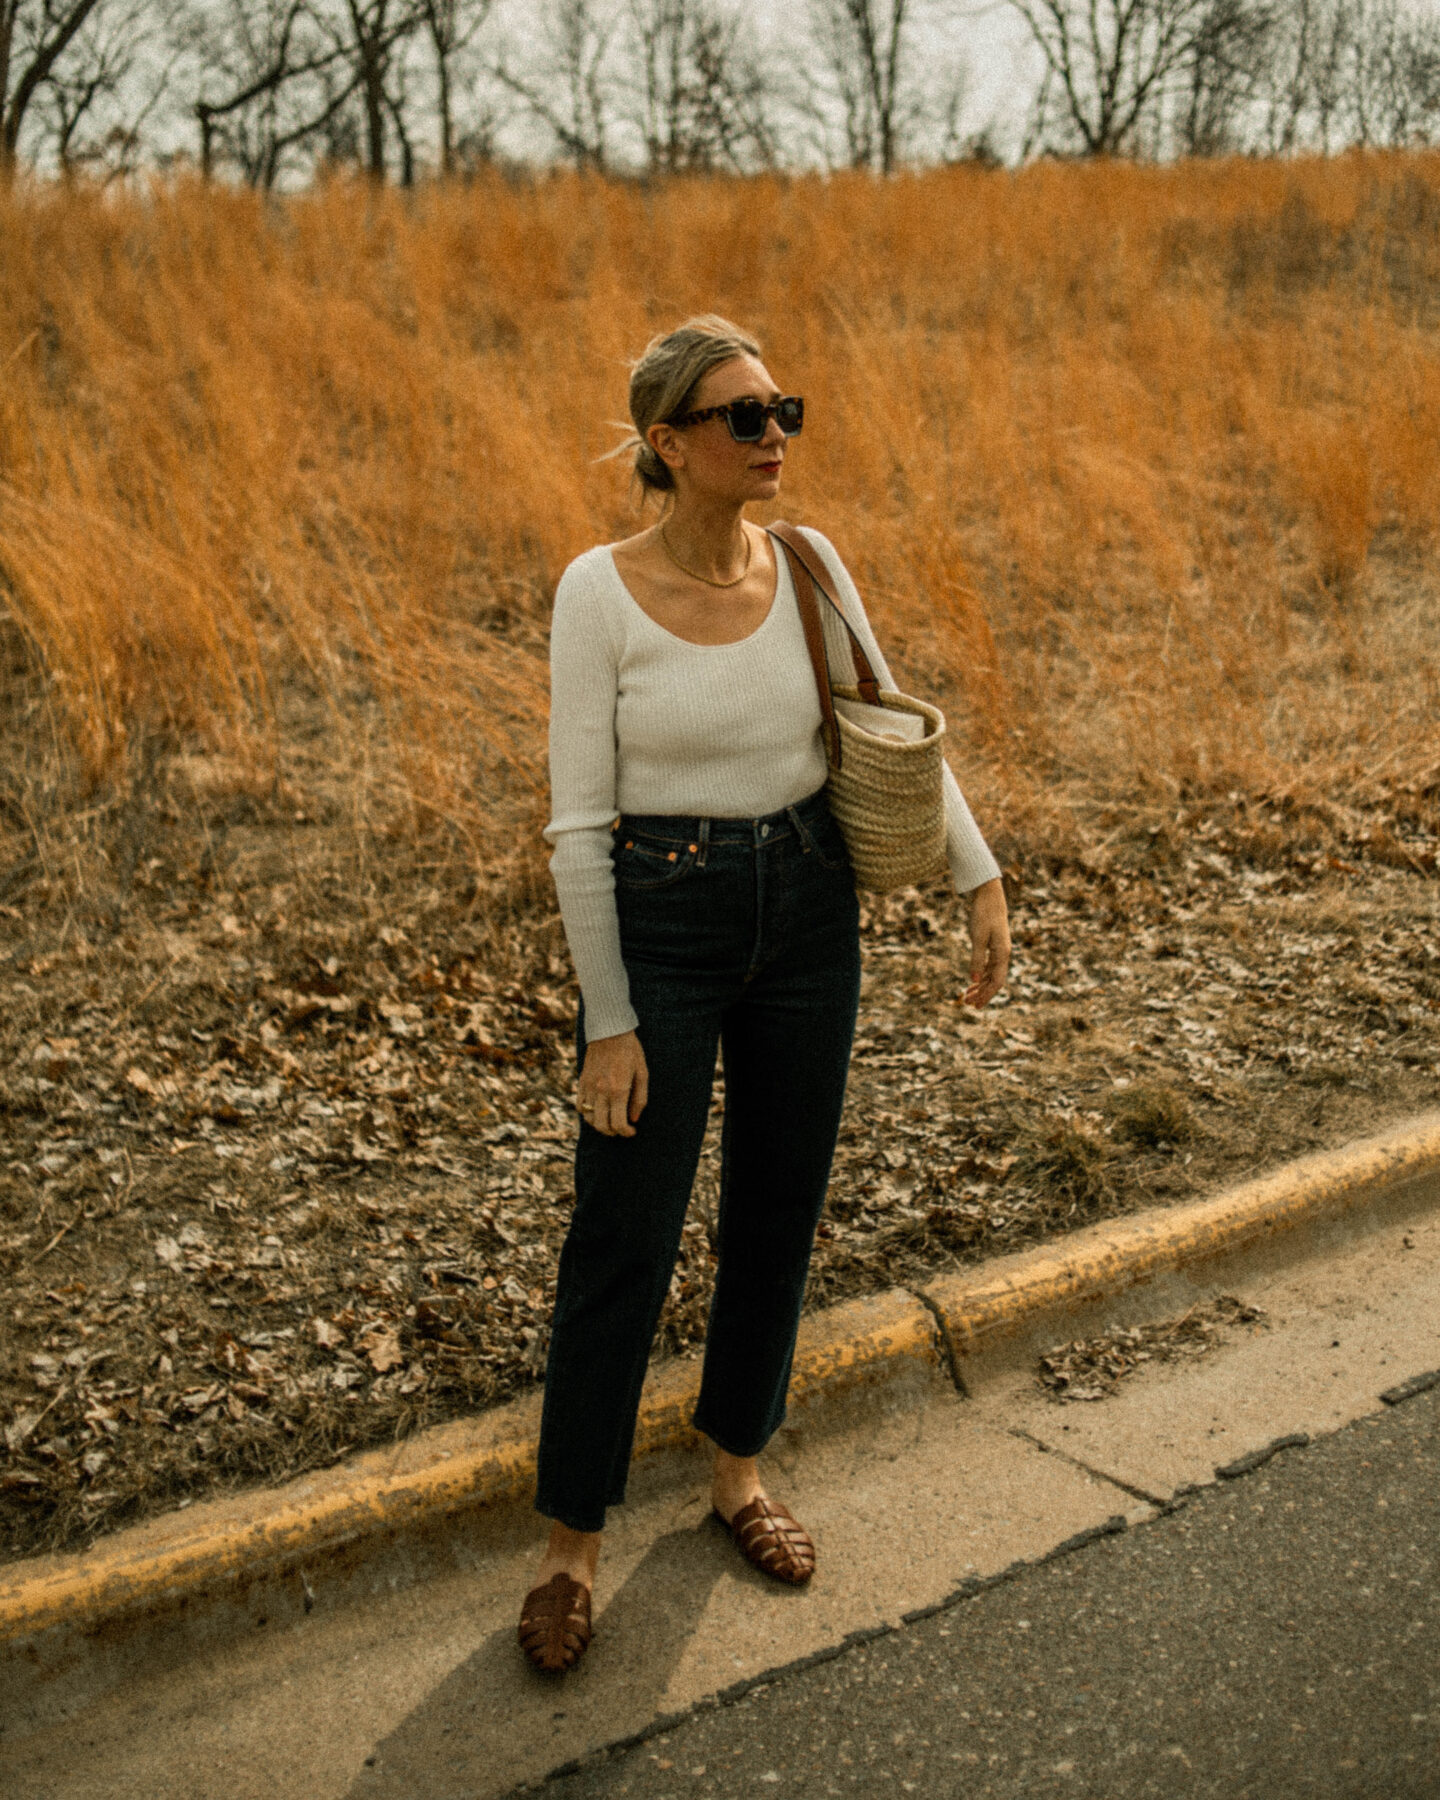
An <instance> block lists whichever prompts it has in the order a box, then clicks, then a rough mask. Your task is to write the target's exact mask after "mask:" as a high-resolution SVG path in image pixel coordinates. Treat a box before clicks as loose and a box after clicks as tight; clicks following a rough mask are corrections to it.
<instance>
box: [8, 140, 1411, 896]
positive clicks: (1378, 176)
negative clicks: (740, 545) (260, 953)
mask: <svg viewBox="0 0 1440 1800" xmlns="http://www.w3.org/2000/svg"><path fill="white" fill-rule="evenodd" d="M1437 222H1440V158H1436V157H1428V156H1410V157H1404V158H1401V157H1378V156H1354V157H1347V158H1345V159H1342V160H1339V161H1334V162H1318V161H1317V162H1304V163H1294V164H1264V163H1243V162H1237V163H1228V164H1227V163H1220V164H1213V165H1212V164H1200V165H1189V166H1180V167H1175V168H1169V169H1141V168H1134V167H1129V166H1125V165H1114V166H1103V165H1097V166H1074V167H1069V166H1048V165H1042V166H1038V167H1034V168H1030V169H1027V170H1025V171H1023V172H1021V173H1019V174H1012V173H1008V172H1004V171H1000V172H990V173H985V172H979V171H971V170H950V171H939V172H935V173H931V174H925V175H919V176H915V177H907V178H903V179H900V180H897V181H894V182H889V183H882V182H876V181H873V180H871V179H868V178H863V179H862V178H849V177H837V178H834V179H831V180H828V181H825V180H821V179H818V178H816V179H797V180H782V179H774V180H754V181H744V182H740V181H733V180H714V181H682V182H676V183H673V184H670V185H668V186H663V187H656V188H649V189H647V188H643V187H637V186H624V185H603V184H601V183H598V182H593V181H584V180H579V179H576V178H573V177H569V176H558V175H557V176H555V177H553V178H550V179H545V180H541V181H538V182H536V183H534V184H526V185H506V184H504V183H502V182H499V181H494V182H484V183H479V184H477V185H475V186H469V187H464V188H455V189H450V190H433V191H428V192H423V193H421V194H419V195H418V196H416V197H414V198H407V197H404V196H402V195H399V194H394V193H387V194H381V195H376V194H372V193H369V192H368V191H364V190H362V189H361V188H359V187H351V186H344V185H337V186H333V187H330V188H327V189H326V190H324V191H323V192H319V193H316V194H313V195H310V196H307V197H303V198H299V199H290V200H285V201H282V202H276V203H274V204H273V205H269V206H267V205H266V204H265V203H263V202H261V201H259V200H257V199H255V198H254V197H253V196H250V195H248V194H238V195H237V194H229V193H224V192H217V191H205V190H203V189H201V188H199V187H182V188H179V189H176V190H171V191H166V192H157V193H155V194H153V195H151V196H149V197H145V198H135V197H123V198H122V197H118V196H114V195H109V196H102V195H99V194H92V193H88V192H86V191H84V190H71V191H68V192H66V191H58V190H43V191H36V192H32V193H28V194H25V193H22V194H19V195H17V196H15V197H13V198H10V199H8V200H5V201H3V202H0V362H3V368H4V374H3V382H0V482H3V486H0V583H3V592H4V594H5V597H6V599H7V601H8V609H9V614H10V618H11V621H12V626H11V634H12V635H11V643H10V654H11V658H12V662H13V663H14V664H15V666H16V667H17V669H18V668H20V667H22V666H25V664H26V661H27V657H28V658H29V666H30V667H31V668H32V670H36V671H38V672H39V673H40V675H41V677H42V678H41V679H40V680H39V681H38V682H35V683H32V685H31V687H30V690H29V719H30V724H31V731H30V732H29V733H28V734H26V733H24V732H22V733H21V735H22V736H28V738H29V742H28V745H27V749H28V756H27V757H25V758H20V757H18V754H17V750H18V747H17V746H13V745H12V752H11V755H12V759H13V760H12V761H11V766H10V767H9V768H7V769H6V770H5V772H4V777H3V779H4V780H5V783H6V786H7V789H8V790H9V792H10V796H11V799H12V802H13V804H12V805H11V806H10V807H9V808H8V809H7V816H6V823H7V826H8V827H9V828H11V829H13V830H15V831H17V832H18V833H19V834H20V837H21V838H22V839H23V837H24V833H25V831H26V830H27V829H33V828H34V827H35V826H36V825H37V824H39V823H40V822H41V820H42V816H48V814H49V812H50V811H51V810H52V807H53V805H54V804H57V803H59V802H60V801H61V800H62V799H63V798H64V797H65V796H68V797H69V800H68V803H70V804H74V803H79V802H82V801H84V800H85V798H86V796H85V793H84V790H83V788H82V787H76V786H73V785H71V784H70V782H69V781H68V779H62V773H61V771H62V768H63V769H64V770H65V772H66V774H67V776H68V777H78V778H79V780H80V781H81V782H82V783H84V782H89V783H90V784H91V787H90V790H89V795H88V801H89V803H91V804H93V803H94V800H95V796H96V795H97V794H104V793H109V792H112V791H115V784H117V783H118V784H119V785H120V786H121V787H123V786H124V785H125V784H126V783H129V782H133V781H134V780H135V779H136V778H137V776H138V775H139V774H140V773H141V772H142V771H147V770H148V772H149V779H150V780H151V781H152V783H153V782H155V781H157V780H160V779H161V778H162V776H163V778H164V779H165V781H167V782H168V784H169V788H170V789H171V790H172V793H173V797H174V803H175V804H176V805H178V806H180V807H182V809H183V806H184V804H185V800H186V797H187V795H189V796H192V797H194V796H200V797H203V798H206V799H213V798H214V797H216V796H217V795H222V794H225V793H244V794H248V795H250V796H251V797H252V799H253V800H254V801H255V802H256V803H257V804H262V805H274V806H277V807H278V808H279V812H280V815H281V816H291V815H293V813H294V812H296V811H301V812H305V813H306V814H307V816H316V817H318V816H322V815H325V816H329V817H331V818H333V819H336V820H341V819H343V820H344V821H345V824H346V826H347V828H348V829H351V830H353V831H355V832H357V833H360V834H362V835H363V834H364V833H366V832H369V831H382V832H385V833H393V832H394V831H396V830H398V831H400V832H401V833H402V834H405V835H410V834H412V833H415V832H417V831H418V832H421V833H424V832H425V831H426V830H427V829H430V828H433V827H434V826H435V825H436V824H437V823H440V824H443V825H444V826H445V827H446V828H447V832H448V841H449V842H450V843H452V844H453V845H455V846H456V847H457V848H461V847H463V854H464V856H465V858H466V860H467V861H469V862H471V863H472V864H487V863H490V862H493V860H494V859H495V858H497V857H499V858H501V859H505V858H514V857H517V856H518V857H519V859H520V863H521V865H522V867H523V866H528V865H527V858H529V859H533V856H534V854H535V843H534V839H535V833H536V830H537V828H538V825H539V824H540V823H543V814H544V805H545V794H544V788H545V780H544V767H543V750H544V714H545V693H546V679H545V666H544V659H545V630H546V620H547V616H548V607H549V601H550V596H551V593H552V591H553V586H554V583H555V580H556V578H557V576H558V575H559V572H560V570H561V569H562V568H563V567H564V564H565V562H566V561H567V559H568V558H569V557H571V556H573V555H574V554H575V553H576V552H578V551H579V550H581V549H583V548H584V547H586V546H587V545H588V544H590V543H593V542H595V541H596V540H597V539H604V538H609V537H613V536H617V535H620V534H622V533H624V532H626V531H627V530H630V529H633V528H634V524H635V514H634V511H633V508H632V505H631V501H630V498H629V494H628V490H627V481H626V474H625V470H624V468H623V467H622V466H621V465H620V464H618V463H597V462H596V461H595V460H594V459H595V458H596V457H597V456H598V455H599V453H600V452H602V451H603V450H604V449H606V448H607V447H608V446H609V445H610V444H612V443H613V442H614V441H615V433H614V432H613V431H612V430H611V428H610V424H609V421H612V420H615V419H621V418H623V416H624V388H625V375H626V362H627V359H628V358H630V357H633V356H634V355H635V354H636V353H638V351H639V350H640V348H641V347H642V346H643V344H644V343H645V341H646V339H647V338H648V336H649V335H650V334H651V333H652V332H653V331H655V330H657V329H659V328H662V327H664V326H666V325H668V324H670V323H672V322H674V321H675V320H677V319H678V318H680V317H681V316H683V315H685V314H686V313H688V312H690V311H693V310H697V309H715V310H719V311H722V312H724V313H727V314H729V315H731V316H733V317H735V318H736V319H738V320H741V321H743V322H744V323H745V324H746V325H748V326H750V327H751V328H752V329H754V330H755V331H756V332H757V333H758V334H759V336H760V337H761V339H762V341H763V343H764V346H765V349H766V353H767V356H768V359H769V362H770V365H771V367H772V369H773V371H774V373H775V374H776V377H777V379H778V380H779V381H780V382H781V384H782V385H783V386H785V387H786V388H793V389H795V390H799V391H803V392H804V393H805V395H806V397H807V400H808V402H809V406H810V412H809V415H808V417H809V420H810V423H809V424H808V425H807V428H806V433H805V436H804V438H803V440H802V441H801V443H800V444H799V445H797V446H796V454H794V455H793V456H792V459H791V461H790V464H789V465H788V468H787V487H786V492H785V495H784V498H783V511H784V512H785V513H786V514H790V515H793V516H796V517H799V518H803V519H804V520H806V521H808V522H812V523H816V524H819V525H820V526H822V528H823V529H825V530H826V531H828V533H829V534H830V535H831V536H832V537H833V538H834V539H835V541H836V542H837V543H838V544H839V545H840V546H841V548H842V550H843V551H844V553H845V554H846V555H847V556H848V557H849V558H850V559H851V560H852V562H853V564H854V566H855V567H856V570H857V573H858V574H859V576H860V578H861V580H862V584H863V585H864V586H865V588H866V589H867V591H868V593H869V594H870V596H871V598H872V603H873V606H874V610H875V611H876V613H877V615H878V617H879V619H880V621H881V625H882V628H883V630H884V633H885V636H886V638H887V640H888V641H889V642H890V643H891V644H893V646H894V648H895V652H896V660H897V661H898V663H899V666H900V667H901V669H902V670H904V672H905V674H906V676H907V678H908V679H910V680H911V681H912V682H913V683H915V684H917V685H919V686H920V687H922V688H924V689H928V690H931V691H934V692H936V693H938V694H939V695H940V696H941V697H942V700H943V701H944V703H946V704H947V706H948V708H949V710H950V712H951V713H952V714H953V716H954V719H955V724H956V728H957V732H958V742H957V745H956V753H957V758H958V760H959V761H960V763H961V764H962V765H964V766H965V767H966V768H967V769H968V772H969V778H970V781H971V784H972V785H973V786H974V787H975V789H976V791H977V798H978V799H979V801H980V804H981V806H982V809H983V810H984V811H985V812H986V814H987V816H988V817H989V818H990V820H991V821H992V829H993V830H994V831H995V833H996V835H997V836H998V837H1000V838H1001V839H1002V840H1004V841H1005V843H1006V848H1007V849H1009V850H1011V851H1012V852H1013V851H1014V850H1018V849H1021V848H1024V847H1026V845H1035V844H1038V843H1040V842H1041V841H1045V840H1048V839H1050V838H1052V837H1053V834H1054V832H1055V830H1056V829H1057V828H1058V827H1060V826H1061V825H1062V824H1063V820H1064V817H1065V815H1066V813H1067V810H1069V809H1070V808H1071V807H1073V805H1077V804H1078V805H1080V806H1082V807H1084V806H1085V805H1086V804H1087V803H1090V802H1097V801H1098V802H1111V803H1114V802H1119V801H1123V802H1127V803H1129V804H1137V803H1138V804H1141V805H1144V806H1153V805H1156V804H1164V803H1167V802H1171V801H1173V800H1175V799H1176V798H1177V797H1182V796H1194V795H1197V794H1198V795H1204V794H1221V795H1223V794H1227V793H1229V792H1231V791H1234V790H1240V791H1242V792H1245V793H1248V794H1252V795H1256V796H1261V795H1263V796H1269V797H1270V798H1271V799H1273V800H1284V801H1285V802H1287V803H1289V804H1290V805H1292V806H1293V804H1295V803H1296V802H1299V803H1302V804H1303V803H1305V802H1308V801H1312V800H1327V799H1328V800H1330V801H1334V800H1343V801H1346V802H1350V801H1354V800H1356V799H1358V798H1361V797H1363V798H1365V799H1367V800H1369V801H1370V802H1372V803H1373V801H1375V800H1376V799H1378V798H1380V797H1381V795H1382V794H1384V795H1388V796H1394V795H1395V794H1396V793H1397V792H1399V791H1400V790H1403V789H1405V788H1406V787H1407V786H1413V785H1414V784H1415V783H1416V781H1417V780H1419V779H1420V778H1422V777H1423V776H1424V775H1425V773H1426V770H1427V768H1428V767H1429V766H1430V765H1433V762H1434V753H1433V749H1432V747H1431V745H1430V744H1429V743H1428V742H1427V738H1428V737H1429V734H1428V732H1427V731H1426V730H1425V729H1424V722H1425V721H1426V720H1427V719H1430V718H1432V717H1433V715H1434V710H1435V701H1436V654H1435V648H1434V634H1433V632H1432V631H1430V630H1429V629H1427V614H1428V613H1429V612H1430V609H1431V604H1432V603H1431V601H1430V597H1429V594H1428V593H1427V592H1426V589H1425V584H1424V582H1423V580H1422V579H1420V574H1421V571H1422V570H1423V567H1424V558H1425V556H1426V554H1427V552H1428V551H1429V549H1430V547H1431V542H1432V535H1433V529H1434V521H1435V519H1436V517H1437V502H1440V347H1437V345H1436V342H1435V338H1434V332H1433V327H1434V318H1433V313H1434V311H1435V307H1436V301H1435V299H1434V296H1435V294H1436V293H1437V292H1440V286H1437V276H1440V238H1437V233H1436V226H1437ZM147 746H148V748H147ZM157 758H158V759H159V760H158V762H157ZM175 758H178V760H176V761H172V760H171V759H175ZM157 769H158V771H159V772H158V773H157ZM1422 785H1423V781H1422ZM46 796H49V803H48V804H47V801H46ZM1413 797H1414V796H1413V795H1412V796H1411V798H1413ZM1403 811H1404V806H1403V796H1402V813H1403ZM22 812H23V813H24V814H25V816H26V819H27V820H28V825H26V824H21V823H19V822H18V820H17V814H18V813H22ZM1398 825H1399V829H1400V831H1401V834H1402V836H1403V830H1404V819H1403V817H1402V818H1401V819H1400V820H1399V821H1398ZM14 848H15V850H16V851H17V852H19V851H20V850H21V849H22V848H23V845H22V844H19V843H17V844H16V845H15V847H14ZM519 872H520V871H519V870H517V873H519Z"/></svg>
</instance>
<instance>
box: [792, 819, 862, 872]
mask: <svg viewBox="0 0 1440 1800" xmlns="http://www.w3.org/2000/svg"><path fill="white" fill-rule="evenodd" d="M797 823H798V824H799V826H800V837H801V840H802V842H803V843H804V846H805V849H806V850H807V851H808V852H809V853H810V854H811V855H812V856H814V857H815V858H816V860H817V861H818V862H819V864H820V866H821V868H822V869H843V868H846V867H848V865H849V862H850V852H849V850H848V848H847V847H846V844H845V833H844V832H843V831H841V829H840V826H839V824H838V823H837V822H836V818H835V815H834V813H831V812H827V813H826V814H825V816H824V817H823V818H822V819H819V820H815V821H812V822H811V823H810V824H809V825H807V824H806V823H805V822H804V820H803V819H798V820H797Z"/></svg>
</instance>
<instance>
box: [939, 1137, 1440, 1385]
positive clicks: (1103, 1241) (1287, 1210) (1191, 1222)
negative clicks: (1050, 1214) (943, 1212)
mask: <svg viewBox="0 0 1440 1800" xmlns="http://www.w3.org/2000/svg"><path fill="white" fill-rule="evenodd" d="M1434 1176H1440V1112H1434V1113H1425V1114H1422V1115H1421V1116H1420V1117H1419V1118H1416V1119H1411V1120H1409V1121H1408V1122H1407V1123H1406V1124H1404V1125H1402V1126H1399V1127H1397V1128H1396V1129H1395V1130H1393V1131H1388V1132H1385V1133H1384V1134H1382V1135H1380V1136H1378V1137H1373V1138H1364V1139H1362V1140H1361V1141H1360V1142H1358V1143H1354V1144H1348V1145H1346V1146H1345V1147H1344V1148H1343V1149H1339V1150H1327V1151H1322V1152H1320V1153H1318V1154H1317V1155H1314V1156H1307V1157H1303V1158H1301V1159H1300V1160H1299V1161H1297V1162H1293V1163H1288V1164H1287V1165H1286V1166H1285V1167H1284V1168H1283V1169H1280V1170H1278V1171H1277V1172H1276V1173H1275V1174H1273V1175H1266V1176H1262V1177H1261V1178H1260V1179H1258V1180H1256V1181H1250V1182H1246V1183H1245V1185H1244V1186H1243V1187H1238V1188H1233V1189H1231V1191H1230V1192H1229V1193H1226V1194H1221V1195H1220V1196H1218V1198H1216V1199H1214V1200H1201V1201H1197V1202H1195V1203H1194V1204H1192V1205H1189V1206H1177V1207H1164V1208H1157V1209H1154V1210H1152V1211H1149V1212H1146V1213H1142V1214H1139V1215H1137V1216H1134V1217H1131V1218H1124V1219H1114V1220H1109V1221H1107V1222H1105V1223H1104V1224H1101V1225H1090V1226H1086V1227H1084V1228H1083V1229H1082V1230H1080V1231H1076V1232H1072V1233H1071V1234H1070V1235H1069V1236H1068V1237H1065V1238H1062V1239H1061V1240H1059V1241H1058V1242H1056V1243H1053V1244H1042V1245H1040V1246H1039V1247H1038V1248H1036V1249H1034V1250H1025V1251H1020V1252H1019V1253H1017V1254H1016V1255H1014V1256H1007V1257H1003V1258H1000V1259H999V1260H997V1261H995V1262H987V1263H985V1264H983V1265H981V1266H980V1267H978V1268H976V1269H974V1270H973V1271H966V1272H965V1273H962V1274H958V1275H953V1276H948V1277H945V1278H943V1279H941V1280H939V1281H933V1282H930V1283H929V1284H928V1285H927V1286H925V1287H924V1288H922V1289H921V1290H920V1291H921V1293H922V1294H923V1295H924V1297H925V1298H926V1299H927V1300H928V1301H929V1302H930V1303H931V1305H932V1306H933V1307H934V1308H935V1311H936V1315H937V1317H938V1318H939V1320H940V1322H941V1326H942V1328H943V1329H944V1331H945V1333H946V1335H947V1337H948V1339H949V1346H950V1350H951V1352H952V1354H953V1355H954V1356H956V1357H965V1356H972V1355H974V1354H975V1353H976V1352H977V1351H980V1350H985V1349H989V1348H990V1347H991V1346H993V1345H994V1344H996V1343H998V1342H1000V1341H1001V1340H1003V1339H1004V1338H1007V1337H1010V1336H1013V1335H1014V1334H1016V1333H1017V1332H1019V1331H1022V1330H1024V1329H1025V1328H1026V1327H1029V1326H1033V1325H1035V1324H1037V1323H1038V1322H1039V1320H1040V1319H1041V1318H1044V1317H1046V1316H1047V1315H1050V1314H1054V1313H1063V1312H1064V1311H1065V1310H1066V1309H1068V1308H1073V1307H1077V1306H1081V1305H1084V1304H1085V1303H1086V1302H1089V1301H1095V1300H1101V1299H1106V1298H1108V1297H1110V1296H1112V1295H1115V1294H1118V1293H1121V1292H1123V1291H1124V1290H1125V1289H1126V1288H1129V1287H1133V1286H1135V1285H1136V1283H1137V1282H1142V1281H1145V1280H1147V1279H1149V1278H1150V1277H1151V1276H1154V1275H1157V1274H1160V1273H1161V1272H1162V1271H1164V1270H1170V1269H1182V1268H1185V1267H1187V1266H1189V1265H1193V1264H1196V1263H1203V1262H1206V1261H1209V1260H1211V1259H1212V1258H1215V1257H1218V1256H1224V1255H1229V1254H1233V1253H1234V1252H1236V1251H1239V1250H1245V1249H1248V1248H1250V1247H1252V1246H1255V1245H1258V1244H1261V1243H1263V1242H1265V1241H1267V1240H1271V1239H1275V1238H1279V1237H1282V1236H1284V1235H1285V1234H1286V1233H1288V1232H1291V1231H1293V1230H1295V1229H1296V1227H1298V1226H1300V1225H1308V1224H1312V1223H1315V1222H1318V1221H1321V1220H1323V1219H1326V1218H1342V1217H1344V1215H1345V1214H1347V1213H1349V1212H1352V1211H1353V1210H1355V1209H1356V1208H1358V1207H1360V1206H1362V1205H1369V1204H1371V1203H1373V1202H1374V1201H1375V1200H1377V1199H1379V1198H1380V1197H1381V1196H1382V1194H1384V1193H1387V1192H1389V1191H1391V1190H1393V1189H1394V1188H1396V1187H1397V1186H1399V1185H1400V1184H1402V1183H1405V1182H1409V1181H1419V1180H1423V1179H1424V1178H1426V1177H1434Z"/></svg>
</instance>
